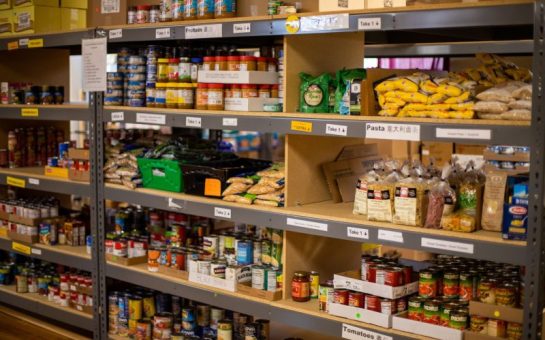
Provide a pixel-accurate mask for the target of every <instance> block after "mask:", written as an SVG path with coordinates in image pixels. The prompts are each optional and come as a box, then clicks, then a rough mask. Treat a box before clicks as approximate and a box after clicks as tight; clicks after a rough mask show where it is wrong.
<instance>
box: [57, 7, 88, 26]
mask: <svg viewBox="0 0 545 340" xmlns="http://www.w3.org/2000/svg"><path fill="white" fill-rule="evenodd" d="M86 27H87V10H85V9H77V8H61V30H63V31H69V30H75V29H80V28H86Z"/></svg>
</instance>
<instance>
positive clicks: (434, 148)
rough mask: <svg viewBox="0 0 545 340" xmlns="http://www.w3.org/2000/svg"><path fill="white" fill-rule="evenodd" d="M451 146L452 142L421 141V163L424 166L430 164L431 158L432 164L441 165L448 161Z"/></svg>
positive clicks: (452, 146) (450, 155)
mask: <svg viewBox="0 0 545 340" xmlns="http://www.w3.org/2000/svg"><path fill="white" fill-rule="evenodd" d="M453 148H454V144H453V143H443V142H422V149H421V155H422V164H423V165H425V166H428V165H430V162H431V160H432V158H433V161H434V164H435V165H436V166H437V167H442V166H443V165H445V164H446V163H448V162H450V160H451V158H452V150H453Z"/></svg>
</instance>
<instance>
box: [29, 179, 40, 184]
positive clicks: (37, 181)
mask: <svg viewBox="0 0 545 340" xmlns="http://www.w3.org/2000/svg"><path fill="white" fill-rule="evenodd" d="M28 184H32V185H40V180H39V179H37V178H29V179H28Z"/></svg>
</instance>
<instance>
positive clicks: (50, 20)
mask: <svg viewBox="0 0 545 340" xmlns="http://www.w3.org/2000/svg"><path fill="white" fill-rule="evenodd" d="M12 20H13V32H14V33H49V32H57V31H60V29H61V9H60V8H58V7H46V6H25V7H19V8H15V9H14V10H13V17H12Z"/></svg>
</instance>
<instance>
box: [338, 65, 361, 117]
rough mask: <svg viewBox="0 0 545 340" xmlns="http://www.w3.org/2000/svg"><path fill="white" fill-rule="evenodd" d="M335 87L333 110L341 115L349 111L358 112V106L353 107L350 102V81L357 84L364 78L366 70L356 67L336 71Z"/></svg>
mask: <svg viewBox="0 0 545 340" xmlns="http://www.w3.org/2000/svg"><path fill="white" fill-rule="evenodd" d="M336 77H337V78H336V81H337V89H336V91H335V109H334V112H337V113H340V114H342V115H349V114H350V113H351V112H360V108H359V107H353V105H351V104H350V102H351V98H350V94H351V92H352V83H356V84H358V85H360V84H361V81H362V80H364V79H365V77H366V72H365V70H364V69H361V68H357V69H351V70H340V71H337V75H336ZM359 104H360V101H359V100H357V105H356V106H360V105H359Z"/></svg>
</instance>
